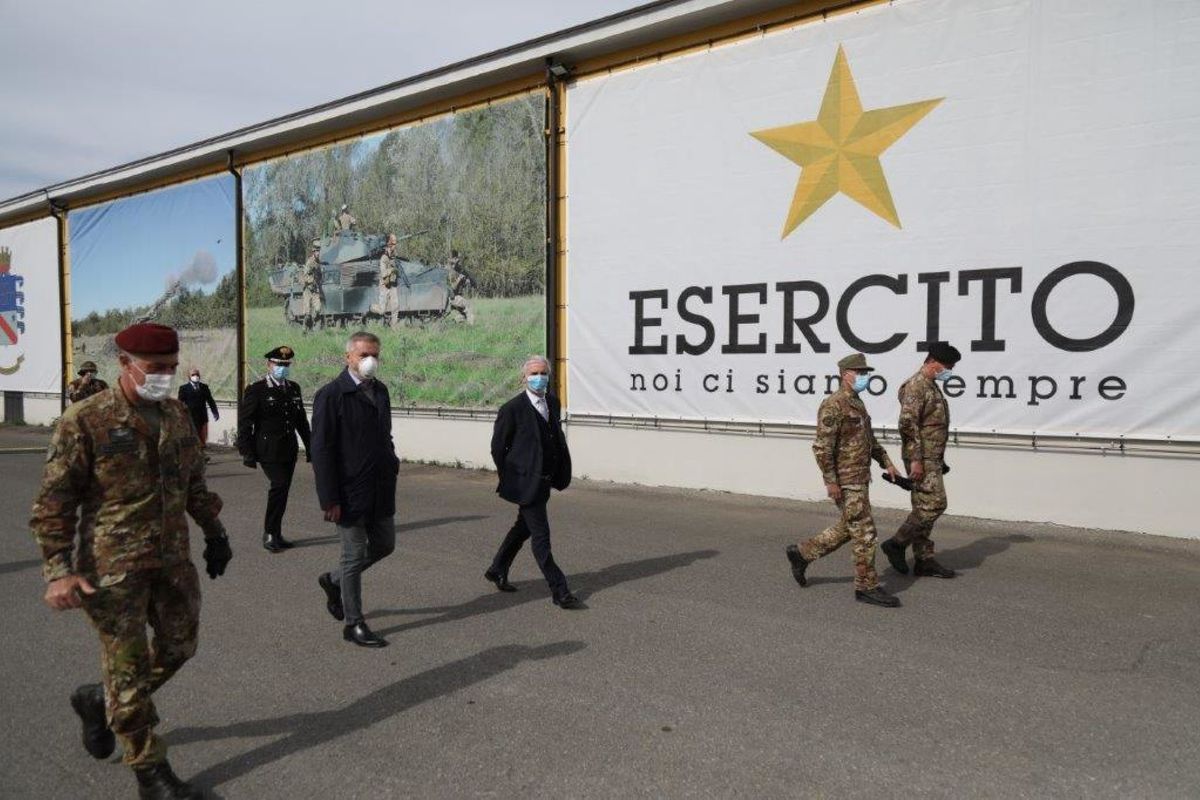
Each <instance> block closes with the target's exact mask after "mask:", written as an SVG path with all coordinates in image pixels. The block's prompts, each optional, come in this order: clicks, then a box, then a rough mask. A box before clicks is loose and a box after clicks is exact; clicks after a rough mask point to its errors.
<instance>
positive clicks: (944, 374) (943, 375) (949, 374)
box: [933, 369, 954, 383]
mask: <svg viewBox="0 0 1200 800" xmlns="http://www.w3.org/2000/svg"><path fill="white" fill-rule="evenodd" d="M953 377H954V371H953V370H949V369H944V370H942V371H941V372H939V373H938V374H937V375H934V376H933V379H934V380H935V381H942V382H943V383H945V382H946V381H948V380H950V379H951V378H953Z"/></svg>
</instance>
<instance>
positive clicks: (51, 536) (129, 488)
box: [29, 386, 225, 584]
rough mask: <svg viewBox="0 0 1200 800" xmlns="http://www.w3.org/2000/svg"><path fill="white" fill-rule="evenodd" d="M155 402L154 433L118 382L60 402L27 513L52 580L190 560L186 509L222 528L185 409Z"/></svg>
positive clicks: (209, 530) (217, 530)
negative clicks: (84, 398)
mask: <svg viewBox="0 0 1200 800" xmlns="http://www.w3.org/2000/svg"><path fill="white" fill-rule="evenodd" d="M158 407H159V410H160V413H161V425H160V430H159V437H158V440H157V441H155V440H153V439H152V438H151V436H150V428H149V426H148V425H147V424H146V422H145V420H143V419H142V417H141V416H140V415H138V414H137V413H136V412H135V411H134V409H133V406H132V405H131V404H130V403H129V401H128V400H127V399H126V398H125V395H124V393H122V391H121V388H120V386H117V387H114V388H112V389H109V390H107V391H105V392H103V393H101V394H99V395H96V396H95V397H93V398H92V399H90V400H89V401H88V402H86V403H81V404H79V405H74V406H70V407H69V408H68V409H67V410H66V411H64V412H63V415H62V418H61V419H60V420H59V423H58V426H57V428H55V431H54V436H53V438H52V439H51V441H50V449H49V451H48V453H47V456H46V467H45V471H44V472H43V473H42V486H41V489H40V490H39V491H38V494H37V497H36V498H35V500H34V502H33V512H32V516H31V519H30V521H29V525H30V528H31V529H32V531H33V535H34V538H35V539H37V541H38V544H39V545H40V546H41V548H42V558H43V559H44V561H45V564H44V567H43V570H42V571H43V574H44V576H45V578H46V580H47V581H52V580H56V579H58V578H62V577H65V576H67V575H73V574H79V575H83V576H85V577H89V578H91V577H99V578H100V579H101V581H100V582H101V584H107V583H111V582H113V581H114V580H119V579H120V576H121V575H123V574H124V573H125V572H128V571H131V570H135V569H149V568H155V567H163V566H170V565H172V564H177V563H182V562H186V561H188V560H189V552H188V525H187V519H186V518H185V517H184V512H185V511H186V512H187V513H189V514H191V515H192V519H194V520H195V521H196V522H197V524H199V526H200V527H201V529H203V531H204V535H205V536H206V537H214V536H221V535H224V533H225V528H224V526H223V525H222V524H221V521H220V520H219V519H218V517H217V515H218V514H219V513H220V511H221V498H220V497H218V496H217V495H216V494H214V493H213V492H210V491H209V490H208V487H207V486H206V485H205V483H204V454H203V452H202V451H201V450H200V440H199V439H198V438H197V437H196V431H195V429H194V428H193V427H192V422H191V419H190V417H189V416H188V411H187V409H186V408H185V407H184V405H183V403H180V402H179V401H178V400H172V399H168V400H164V401H163V402H161V403H159V405H158ZM76 534H78V536H79V542H78V546H76V543H75V537H76ZM105 578H108V580H105Z"/></svg>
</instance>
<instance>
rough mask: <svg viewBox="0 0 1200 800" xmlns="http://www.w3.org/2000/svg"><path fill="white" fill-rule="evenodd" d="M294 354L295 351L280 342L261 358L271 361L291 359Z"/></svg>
mask: <svg viewBox="0 0 1200 800" xmlns="http://www.w3.org/2000/svg"><path fill="white" fill-rule="evenodd" d="M295 356H296V351H295V350H293V349H292V348H290V347H288V346H287V345H286V344H281V345H279V347H276V348H275V349H274V350H272V351H271V352H269V353H267V354H266V355H265V356H263V358H269V359H271V360H272V361H291V360H292V359H293V358H295Z"/></svg>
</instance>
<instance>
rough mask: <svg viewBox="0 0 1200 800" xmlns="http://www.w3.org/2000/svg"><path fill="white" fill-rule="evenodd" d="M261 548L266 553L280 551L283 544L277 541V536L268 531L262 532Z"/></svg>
mask: <svg viewBox="0 0 1200 800" xmlns="http://www.w3.org/2000/svg"><path fill="white" fill-rule="evenodd" d="M263 549H264V550H266V551H267V552H268V553H282V552H283V545H282V544H280V543H279V537H277V536H272V535H271V534H269V533H264V534H263Z"/></svg>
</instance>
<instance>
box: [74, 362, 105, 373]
mask: <svg viewBox="0 0 1200 800" xmlns="http://www.w3.org/2000/svg"><path fill="white" fill-rule="evenodd" d="M99 371H100V370H98V369H96V362H95V361H85V362H83V363H82V364H80V365H79V372H77V373H76V374H77V375H82V374H83V373H85V372H99Z"/></svg>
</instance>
